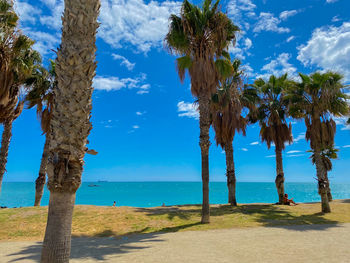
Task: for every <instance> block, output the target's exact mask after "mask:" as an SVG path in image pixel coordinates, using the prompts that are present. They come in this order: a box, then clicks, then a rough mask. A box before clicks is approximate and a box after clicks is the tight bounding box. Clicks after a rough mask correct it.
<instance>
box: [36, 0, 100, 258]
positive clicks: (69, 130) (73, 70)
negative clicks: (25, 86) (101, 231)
mask: <svg viewBox="0 0 350 263" xmlns="http://www.w3.org/2000/svg"><path fill="white" fill-rule="evenodd" d="M64 5H65V9H64V14H63V17H62V23H63V27H62V39H61V45H60V47H59V49H58V52H57V59H56V68H55V72H56V79H57V88H55V89H54V91H53V103H52V113H51V115H52V117H51V120H50V137H51V142H50V145H49V159H48V165H47V177H48V182H47V187H48V189H49V191H50V201H49V212H48V218H47V225H46V231H45V238H44V242H43V249H42V254H41V262H45V263H49V262H50V263H55V262H69V256H70V248H71V226H72V215H73V208H74V202H75V193H76V191H77V189H78V188H79V186H80V184H81V176H82V171H83V164H84V161H83V158H84V156H85V152H86V151H87V148H86V144H87V137H88V135H89V133H90V130H91V129H92V125H91V122H90V117H91V109H92V103H91V96H92V91H93V88H92V80H93V77H94V76H95V70H96V62H95V52H96V45H95V42H96V31H97V28H98V25H99V24H98V22H97V17H98V14H99V8H100V1H99V0H85V1H80V0H65V1H64Z"/></svg>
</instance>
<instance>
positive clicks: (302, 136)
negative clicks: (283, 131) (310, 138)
mask: <svg viewBox="0 0 350 263" xmlns="http://www.w3.org/2000/svg"><path fill="white" fill-rule="evenodd" d="M303 139H305V132H301V133H299V134H298V136H297V137H294V138H293V143H297V142H298V141H300V140H303Z"/></svg>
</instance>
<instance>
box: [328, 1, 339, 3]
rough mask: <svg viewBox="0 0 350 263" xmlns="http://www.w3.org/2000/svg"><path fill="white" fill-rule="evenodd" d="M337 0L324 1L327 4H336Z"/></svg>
mask: <svg viewBox="0 0 350 263" xmlns="http://www.w3.org/2000/svg"><path fill="white" fill-rule="evenodd" d="M337 1H338V0H326V2H327V3H335V2H337Z"/></svg>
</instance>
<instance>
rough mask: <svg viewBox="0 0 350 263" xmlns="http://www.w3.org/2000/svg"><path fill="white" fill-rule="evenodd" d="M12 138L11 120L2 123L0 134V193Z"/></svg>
mask: <svg viewBox="0 0 350 263" xmlns="http://www.w3.org/2000/svg"><path fill="white" fill-rule="evenodd" d="M11 137H12V120H9V121H6V122H5V123H4V131H3V132H2V139H1V150H0V193H1V186H2V180H3V178H4V174H5V172H6V164H7V156H8V153H9V146H10V141H11Z"/></svg>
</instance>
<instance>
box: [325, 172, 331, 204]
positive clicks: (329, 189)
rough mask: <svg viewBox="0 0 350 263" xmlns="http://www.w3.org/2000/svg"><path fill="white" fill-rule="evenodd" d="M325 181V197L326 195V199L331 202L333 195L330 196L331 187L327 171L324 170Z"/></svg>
mask: <svg viewBox="0 0 350 263" xmlns="http://www.w3.org/2000/svg"><path fill="white" fill-rule="evenodd" d="M326 181H327V197H328V201H329V202H332V201H333V196H332V192H331V188H330V182H329V179H328V173H327V172H326Z"/></svg>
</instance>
